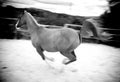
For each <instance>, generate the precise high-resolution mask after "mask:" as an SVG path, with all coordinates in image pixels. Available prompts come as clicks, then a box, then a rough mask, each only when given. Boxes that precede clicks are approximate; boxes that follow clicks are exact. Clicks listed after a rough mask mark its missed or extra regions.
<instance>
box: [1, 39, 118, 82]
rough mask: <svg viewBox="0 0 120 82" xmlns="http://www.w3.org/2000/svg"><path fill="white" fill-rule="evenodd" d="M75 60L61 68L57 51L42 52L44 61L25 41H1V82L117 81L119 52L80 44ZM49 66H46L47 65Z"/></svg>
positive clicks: (95, 45) (110, 48)
mask: <svg viewBox="0 0 120 82" xmlns="http://www.w3.org/2000/svg"><path fill="white" fill-rule="evenodd" d="M75 53H76V55H77V61H75V62H73V63H71V64H69V65H63V64H62V63H61V62H62V61H63V59H64V58H65V57H63V56H62V55H61V54H60V53H59V52H55V53H51V52H45V55H46V56H48V57H53V58H54V62H51V61H47V63H46V62H45V61H43V60H42V59H41V56H39V55H38V53H37V52H36V50H35V48H33V46H32V44H31V42H30V41H28V40H0V73H1V74H0V76H1V81H2V82H120V49H118V48H113V47H109V46H106V45H101V44H90V43H83V44H81V45H80V46H79V47H78V48H77V49H76V50H75ZM48 63H49V65H48Z"/></svg>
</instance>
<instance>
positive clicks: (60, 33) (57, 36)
mask: <svg viewBox="0 0 120 82" xmlns="http://www.w3.org/2000/svg"><path fill="white" fill-rule="evenodd" d="M22 25H26V26H27V31H28V32H29V33H30V37H31V41H32V44H33V46H34V47H35V48H36V50H37V52H38V53H39V54H40V55H41V57H42V59H43V60H45V59H46V56H45V55H44V53H43V51H44V50H46V51H48V52H57V51H59V52H60V53H61V54H62V55H63V56H65V57H67V58H68V59H69V61H65V62H63V63H64V64H65V65H66V64H69V63H71V62H73V61H75V60H76V55H75V53H74V49H76V48H77V47H78V46H79V45H80V43H81V36H80V31H79V32H78V31H77V30H74V29H71V28H67V27H63V28H59V29H53V28H52V29H50V28H45V25H41V24H38V22H37V21H36V20H35V18H34V17H33V16H32V15H31V14H30V13H28V12H27V11H24V14H23V16H22V17H21V18H20V20H18V22H17V24H16V27H22Z"/></svg>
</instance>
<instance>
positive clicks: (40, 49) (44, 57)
mask: <svg viewBox="0 0 120 82" xmlns="http://www.w3.org/2000/svg"><path fill="white" fill-rule="evenodd" d="M36 50H37V52H38V53H39V55H41V57H42V59H43V60H45V59H48V60H50V61H54V58H49V57H46V56H45V55H44V53H43V51H44V50H43V49H42V48H36Z"/></svg>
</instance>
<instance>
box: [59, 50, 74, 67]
mask: <svg viewBox="0 0 120 82" xmlns="http://www.w3.org/2000/svg"><path fill="white" fill-rule="evenodd" d="M60 53H61V54H62V55H64V56H65V57H67V58H68V59H69V61H68V60H64V61H63V63H64V64H65V65H67V64H69V63H72V62H74V61H76V55H75V53H74V51H72V52H60Z"/></svg>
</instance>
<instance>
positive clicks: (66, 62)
mask: <svg viewBox="0 0 120 82" xmlns="http://www.w3.org/2000/svg"><path fill="white" fill-rule="evenodd" d="M69 62H70V60H69V59H64V60H63V62H62V63H63V64H65V65H67V64H68V63H69Z"/></svg>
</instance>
